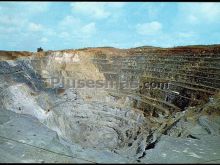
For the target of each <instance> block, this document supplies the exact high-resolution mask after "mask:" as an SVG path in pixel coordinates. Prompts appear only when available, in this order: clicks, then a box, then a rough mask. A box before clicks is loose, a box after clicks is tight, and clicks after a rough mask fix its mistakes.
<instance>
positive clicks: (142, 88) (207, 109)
mask: <svg viewBox="0 0 220 165" xmlns="http://www.w3.org/2000/svg"><path fill="white" fill-rule="evenodd" d="M219 54H220V46H219V45H210V46H184V47H174V48H158V47H148V46H144V47H137V48H130V49H117V48H112V47H102V48H84V49H71V50H59V51H58V50H57V51H42V52H22V51H20V52H19V51H0V60H1V61H0V98H1V99H0V102H1V104H0V162H31V163H35V162H39V163H44V162H46V163H47V162H49V163H58V162H60V163H63V162H65V163H220V159H219V158H220V143H219V140H220V55H219Z"/></svg>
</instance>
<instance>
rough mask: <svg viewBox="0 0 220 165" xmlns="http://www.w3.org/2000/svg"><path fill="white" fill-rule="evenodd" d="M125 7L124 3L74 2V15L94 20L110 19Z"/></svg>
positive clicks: (72, 5)
mask: <svg viewBox="0 0 220 165" xmlns="http://www.w3.org/2000/svg"><path fill="white" fill-rule="evenodd" d="M124 5H125V3H123V2H73V3H71V7H72V11H73V13H77V14H81V15H84V16H89V17H92V18H94V19H104V18H108V17H109V16H111V15H112V14H114V13H115V9H116V10H119V9H120V8H122V7H123V6H124Z"/></svg>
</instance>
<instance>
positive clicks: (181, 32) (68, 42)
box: [0, 2, 220, 51]
mask: <svg viewBox="0 0 220 165" xmlns="http://www.w3.org/2000/svg"><path fill="white" fill-rule="evenodd" d="M219 43H220V3H207V2H206V3H195V2H190V3H183V2H182V3H180V2H169V3H166V2H155V3H153V2H0V50H27V51H36V48H37V47H40V46H41V47H43V48H44V49H46V50H59V49H75V48H83V47H99V46H113V47H118V48H130V47H137V46H143V45H149V46H160V47H173V46H179V45H193V44H219Z"/></svg>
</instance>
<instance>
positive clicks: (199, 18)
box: [178, 2, 220, 24]
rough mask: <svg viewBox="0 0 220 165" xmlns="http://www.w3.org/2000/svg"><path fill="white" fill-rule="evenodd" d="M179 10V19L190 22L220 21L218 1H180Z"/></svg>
mask: <svg viewBox="0 0 220 165" xmlns="http://www.w3.org/2000/svg"><path fill="white" fill-rule="evenodd" d="M178 7H179V12H180V17H181V18H182V19H181V20H184V21H188V22H189V23H192V24H197V23H204V22H205V23H213V22H219V21H220V4H219V3H214V2H213V3H209V2H206V3H180V4H179V6H178Z"/></svg>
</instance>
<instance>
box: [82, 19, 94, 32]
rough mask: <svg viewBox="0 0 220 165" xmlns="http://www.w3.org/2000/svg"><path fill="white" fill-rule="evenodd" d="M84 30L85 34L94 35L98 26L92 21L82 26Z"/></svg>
mask: <svg viewBox="0 0 220 165" xmlns="http://www.w3.org/2000/svg"><path fill="white" fill-rule="evenodd" d="M82 32H83V33H84V34H85V35H92V34H94V33H95V32H96V26H95V23H94V22H92V23H89V24H87V25H85V26H83V27H82Z"/></svg>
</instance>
